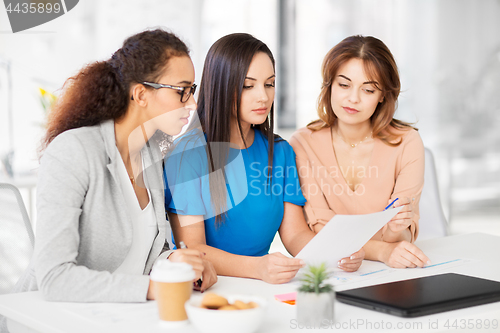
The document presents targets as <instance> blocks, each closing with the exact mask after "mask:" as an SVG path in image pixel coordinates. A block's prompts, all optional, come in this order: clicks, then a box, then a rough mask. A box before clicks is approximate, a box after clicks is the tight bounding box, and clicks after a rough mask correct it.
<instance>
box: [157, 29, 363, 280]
mask: <svg viewBox="0 0 500 333" xmlns="http://www.w3.org/2000/svg"><path fill="white" fill-rule="evenodd" d="M274 95H275V68H274V58H273V55H272V53H271V51H270V50H269V48H268V47H267V46H266V44H264V43H263V42H262V41H260V40H258V39H256V38H255V37H253V36H251V35H249V34H243V33H237V34H231V35H227V36H225V37H222V38H221V39H219V40H218V41H216V42H215V43H214V44H213V45H212V47H211V48H210V50H209V51H208V54H207V57H206V59H205V66H204V69H203V77H202V81H201V86H200V95H199V104H198V116H199V121H200V125H201V130H200V131H196V130H195V129H193V130H191V131H190V133H188V134H186V135H185V136H183V137H182V138H181V139H180V140H179V141H178V142H177V145H176V148H175V149H174V152H175V154H174V156H172V158H171V159H170V161H171V162H170V163H169V162H168V161H167V162H166V165H165V170H166V173H167V175H171V176H172V177H168V176H167V177H166V179H167V181H168V182H169V184H168V188H169V190H168V191H167V194H166V208H167V210H168V211H169V218H170V220H171V224H172V229H173V232H174V238H175V240H176V242H179V241H181V240H182V241H184V242H185V243H186V244H188V246H189V247H190V248H195V249H198V250H200V251H203V252H206V253H207V258H208V259H210V261H211V262H213V264H214V266H215V269H216V271H217V273H218V274H220V275H229V276H239V277H250V278H256V279H261V280H264V281H266V282H270V283H284V282H288V281H289V280H291V279H292V278H293V277H294V276H295V275H296V273H297V271H298V270H299V269H300V268H301V267H302V266H303V265H304V262H303V261H302V260H300V259H295V258H287V257H286V256H284V255H283V254H281V253H272V254H268V252H269V248H270V245H271V242H272V241H273V238H274V236H275V234H276V232H279V234H280V236H281V239H282V241H283V244H284V245H285V247H286V249H287V250H288V252H290V253H291V254H292V255H296V254H297V253H298V252H299V251H300V250H301V249H302V248H303V247H304V245H305V244H306V243H307V242H308V241H309V240H310V239H311V238H312V237H313V236H314V233H313V232H312V231H311V230H310V229H309V228H308V226H307V224H306V222H305V220H304V216H303V213H302V206H303V205H304V203H305V199H304V197H303V195H302V192H301V190H300V186H299V181H298V176H297V169H296V165H295V154H294V152H293V150H292V148H291V146H290V145H289V144H288V143H287V142H286V141H284V140H282V139H281V138H280V137H279V136H277V135H275V134H274V133H273V123H274ZM175 156H177V158H176V157H175ZM358 259H359V264H360V263H361V260H362V256H361V255H360V256H359V257H358ZM358 267H359V265H358ZM356 269H357V267H356ZM354 270H355V269H354Z"/></svg>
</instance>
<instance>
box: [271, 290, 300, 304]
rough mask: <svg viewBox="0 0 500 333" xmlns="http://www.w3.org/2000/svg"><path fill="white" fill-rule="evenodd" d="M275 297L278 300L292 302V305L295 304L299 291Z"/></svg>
mask: <svg viewBox="0 0 500 333" xmlns="http://www.w3.org/2000/svg"><path fill="white" fill-rule="evenodd" d="M274 298H275V299H276V300H277V301H280V302H283V303H286V304H290V305H295V299H296V298H297V292H296V291H294V292H292V293H288V294H279V295H274Z"/></svg>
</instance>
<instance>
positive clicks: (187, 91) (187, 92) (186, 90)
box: [142, 82, 197, 103]
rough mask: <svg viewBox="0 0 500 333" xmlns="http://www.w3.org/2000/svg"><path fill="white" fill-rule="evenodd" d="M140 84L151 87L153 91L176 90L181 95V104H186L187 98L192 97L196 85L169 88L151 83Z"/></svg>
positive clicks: (166, 85)
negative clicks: (162, 89) (161, 89)
mask: <svg viewBox="0 0 500 333" xmlns="http://www.w3.org/2000/svg"><path fill="white" fill-rule="evenodd" d="M142 84H144V85H146V86H150V87H153V88H154V89H160V88H168V89H174V90H178V91H179V94H180V95H181V103H186V102H187V101H188V100H189V97H191V95H194V93H195V92H196V87H197V86H196V84H193V85H192V86H191V87H179V86H171V85H169V84H161V83H152V82H143V83H142Z"/></svg>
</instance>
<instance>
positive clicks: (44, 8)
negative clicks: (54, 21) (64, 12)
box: [6, 2, 61, 14]
mask: <svg viewBox="0 0 500 333" xmlns="http://www.w3.org/2000/svg"><path fill="white" fill-rule="evenodd" d="M6 9H7V13H9V14H10V13H12V12H16V13H23V14H26V13H32V14H34V13H47V14H49V13H52V12H54V13H56V14H57V13H59V12H60V11H61V5H60V4H59V3H55V4H51V3H43V2H39V3H26V2H25V3H21V4H20V3H18V4H17V5H16V6H15V7H14V8H12V3H9V4H8V5H7V7H6Z"/></svg>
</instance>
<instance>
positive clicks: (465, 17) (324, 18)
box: [0, 0, 500, 235]
mask: <svg viewBox="0 0 500 333" xmlns="http://www.w3.org/2000/svg"><path fill="white" fill-rule="evenodd" d="M158 26H160V27H164V28H166V29H169V30H171V31H172V32H174V33H176V34H177V35H179V36H180V37H181V39H183V40H184V41H185V42H186V43H187V44H188V46H189V47H190V49H191V56H192V59H193V62H194V65H195V69H196V77H197V78H196V81H197V83H199V82H200V79H201V74H202V68H203V60H204V57H205V55H206V53H207V51H208V48H209V47H210V46H211V45H212V43H213V42H215V41H216V40H217V39H219V38H220V37H222V36H224V35H226V34H229V33H234V32H248V33H251V34H253V35H254V36H255V37H257V38H259V39H261V40H263V41H264V42H265V43H267V45H268V46H269V47H270V49H271V50H272V51H273V53H274V55H275V58H276V61H277V78H278V79H277V97H276V108H277V114H278V116H277V123H276V127H277V133H278V134H280V135H281V136H283V137H284V138H285V139H287V138H289V137H290V135H291V134H292V133H293V131H294V130H295V129H297V128H300V127H303V126H305V125H306V124H307V123H308V122H310V121H312V120H314V119H316V118H317V117H316V100H317V96H318V94H319V89H320V86H321V73H320V67H321V63H322V60H323V57H324V55H325V54H326V53H327V51H328V50H329V49H330V48H331V47H333V46H334V45H335V44H337V43H338V42H340V41H341V40H342V39H344V38H345V37H347V36H350V35H354V34H361V35H371V36H375V37H377V38H379V39H381V40H382V41H384V42H385V43H386V44H387V46H388V47H389V48H390V49H391V51H392V52H393V54H394V56H395V58H396V61H397V63H398V66H399V70H400V74H401V81H402V93H401V95H400V99H399V107H398V110H397V113H396V117H397V118H399V119H402V120H405V121H410V122H415V123H416V127H418V128H419V130H420V135H421V136H422V139H423V141H424V144H425V146H426V147H428V148H430V149H431V150H432V151H433V152H434V155H435V158H436V167H437V173H438V178H439V187H440V191H441V200H442V204H443V209H444V212H445V215H446V217H447V219H448V223H449V230H450V232H451V233H452V234H456V233H465V232H476V231H479V232H487V233H491V234H497V235H500V131H498V128H499V127H500V93H499V90H500V0H481V1H476V0H376V1H374V0H349V1H346V0H142V1H135V0H80V2H79V3H78V5H77V6H76V7H75V8H74V9H73V10H71V11H69V12H68V13H67V14H65V15H63V16H61V17H59V18H57V19H55V20H54V21H51V22H48V23H46V24H44V25H41V26H38V27H35V28H32V29H29V30H27V31H25V32H19V33H16V34H13V33H12V32H11V28H10V25H9V21H8V17H7V13H6V11H4V10H3V8H1V9H0V157H1V160H2V163H0V182H12V183H15V184H16V185H18V186H19V187H20V188H21V190H22V192H23V196H24V197H25V202H26V204H27V205H28V210H29V213H30V215H31V218H32V221H33V222H36V216H35V215H36V214H35V211H34V204H35V203H34V193H35V191H36V170H37V167H38V157H37V148H38V145H39V142H40V139H41V136H42V134H43V130H44V122H45V114H46V110H47V108H48V105H49V104H50V100H51V97H50V96H51V95H50V94H51V93H52V94H54V95H55V96H57V94H58V89H59V88H60V87H61V86H62V84H63V83H64V81H65V79H66V78H68V77H69V76H71V75H74V74H75V73H76V72H77V71H78V70H79V69H80V68H81V67H82V66H84V65H85V64H87V63H89V62H92V61H96V60H105V59H108V58H109V57H110V56H111V54H112V53H113V52H114V51H115V50H116V49H117V48H119V47H120V46H121V43H122V42H123V40H124V39H125V38H126V37H128V36H130V35H132V34H134V33H137V32H140V31H142V30H144V29H146V28H152V27H158ZM495 128H496V129H497V130H495Z"/></svg>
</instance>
